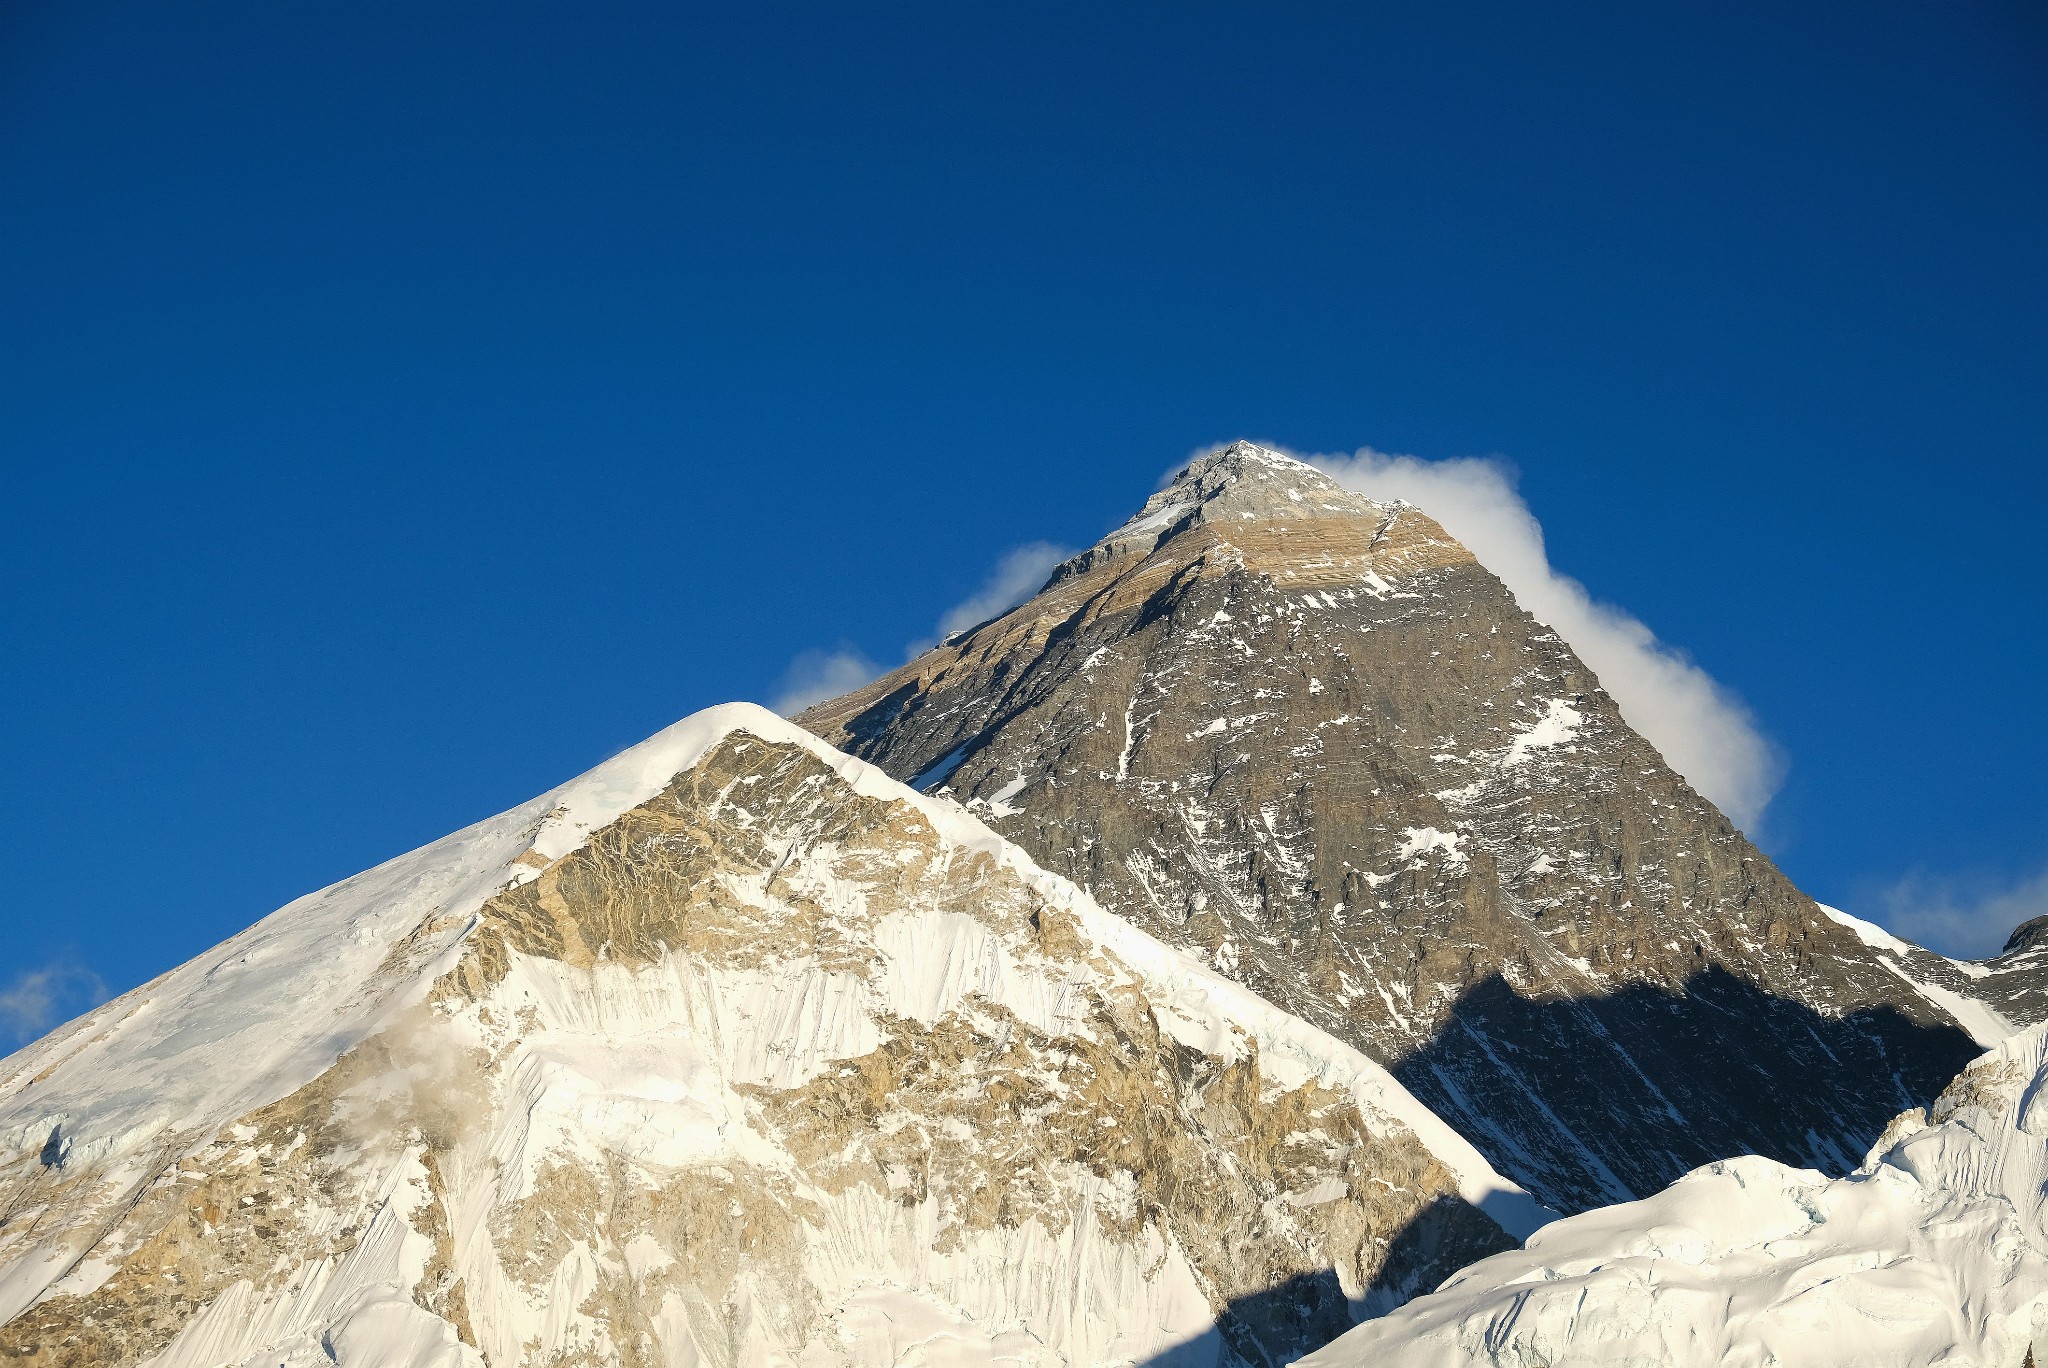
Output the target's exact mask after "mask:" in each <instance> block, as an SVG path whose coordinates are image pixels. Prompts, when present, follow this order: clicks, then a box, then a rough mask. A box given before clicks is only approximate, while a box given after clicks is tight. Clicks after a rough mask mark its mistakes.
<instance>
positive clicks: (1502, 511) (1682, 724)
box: [1302, 447, 1784, 831]
mask: <svg viewBox="0 0 2048 1368" xmlns="http://www.w3.org/2000/svg"><path fill="white" fill-rule="evenodd" d="M1302 459H1304V460H1307V461H1310V462H1311V463H1313V464H1314V465H1316V466H1317V467H1319V468H1320V469H1322V470H1323V471H1324V473H1326V474H1328V475H1329V476H1330V477H1331V478H1332V479H1334V480H1335V481H1337V483H1338V484H1340V485H1343V486H1344V487H1345V488H1346V489H1350V490H1353V491H1355V492H1357V493H1360V494H1363V495H1365V496H1366V497H1367V498H1371V499H1378V500H1382V501H1391V500H1396V499H1399V500H1405V501H1406V502H1408V503H1412V504H1415V505H1416V506H1417V507H1419V508H1421V509H1422V511H1423V512H1425V513H1427V514H1428V515H1429V516H1430V517H1432V518H1434V519H1436V520H1437V521H1438V522H1439V523H1441V524H1443V527H1444V530H1445V531H1447V532H1449V533H1450V534H1451V535H1452V536H1453V537H1456V538H1457V539H1458V540H1459V541H1461V542H1463V543H1464V544H1465V547H1466V549H1467V550H1469V551H1470V552H1471V553H1472V554H1473V555H1475V556H1477V557H1478V558H1479V562H1480V564H1482V565H1484V566H1485V567H1486V568H1487V569H1488V570H1491V571H1492V572H1493V573H1494V574H1496V575H1498V576H1499V577H1500V579H1501V582H1502V583H1504V584H1506V585H1507V587H1508V589H1509V591H1510V592H1511V593H1513V594H1514V596H1515V600H1516V602H1518V603H1520V604H1521V605H1522V607H1523V608H1525V609H1527V610H1528V611H1529V612H1530V613H1531V614H1533V615H1534V616H1535V617H1536V618H1537V619H1538V620H1540V621H1542V622H1544V623H1546V624H1548V625H1549V626H1550V627H1551V629H1552V630H1554V631H1555V632H1556V633H1557V634H1558V635H1559V636H1561V637H1563V638H1564V639H1565V641H1566V642H1567V643H1568V644H1569V645H1570V646H1571V648H1572V649H1573V650H1574V651H1575V652H1577V653H1578V656H1579V658H1580V659H1581V660H1583V661H1585V662H1586V664H1587V666H1588V667H1590V668H1591V669H1592V671H1593V673H1594V674H1595V675H1597V676H1599V679H1600V683H1601V685H1602V687H1604V688H1605V689H1606V690H1607V692H1608V694H1609V696H1611V697H1612V698H1613V699H1614V701H1615V704H1616V705H1617V706H1618V707H1619V708H1620V709H1621V713H1622V716H1623V717H1625V718H1627V719H1628V722H1629V725H1630V726H1632V727H1634V728H1635V729H1636V730H1637V731H1638V732H1640V733H1641V734H1642V735H1643V737H1644V738H1645V739H1646V740H1648V741H1649V742H1650V744H1651V745H1653V746H1655V747H1656V748H1657V749H1658V751H1659V752H1660V753H1661V754H1662V755H1663V756H1664V759H1665V762H1666V763H1667V764H1669V765H1670V766H1671V768H1673V769H1675V770H1677V771H1678V772H1679V773H1680V774H1682V775H1684V776H1685V777H1686V779H1687V780H1688V781H1689V782H1690V783H1691V784H1692V786H1693V787H1694V788H1695V789H1697V790H1699V792H1700V794H1701V795H1702V796H1704V797H1705V798H1706V799H1707V800H1708V801H1709V802H1711V803H1713V804H1714V805H1715V806H1716V807H1718V808H1720V809H1721V811H1722V812H1724V813H1726V814H1727V815H1728V818H1729V820H1731V821H1733V822H1734V823H1735V824H1736V825H1737V826H1739V827H1742V828H1744V829H1746V830H1750V831H1754V830H1755V829H1756V824H1757V822H1758V820H1759V819H1760V818H1761V817H1762V816H1763V812H1764V808H1765V806H1766V805H1767V804H1769V802H1770V800H1771V798H1772V796H1773V795H1774V794H1775V793H1776V792H1777V791H1778V784H1779V782H1780V781H1781V780H1782V779H1783V777H1784V761H1783V759H1782V757H1781V756H1780V755H1779V752H1778V749H1777V747H1775V746H1773V745H1772V744H1771V742H1770V740H1769V738H1767V737H1766V736H1765V735H1764V734H1763V732H1762V731H1761V729H1759V727H1758V726H1757V722H1756V719H1755V717H1754V716H1753V715H1752V714H1751V713H1750V711H1749V708H1748V707H1747V706H1746V705H1745V704H1744V703H1743V702H1742V700H1741V699H1740V698H1738V697H1736V695H1735V694H1734V692H1733V691H1732V690H1730V689H1729V688H1728V687H1727V686H1726V685H1724V684H1722V683H1721V682H1720V681H1718V680H1716V679H1715V678H1714V677H1713V676H1711V675H1709V674H1708V673H1707V672H1706V671H1705V670H1703V669H1701V668H1700V667H1699V666H1698V665H1696V664H1695V663H1693V661H1692V659H1691V658H1690V657H1688V656H1687V655H1686V654H1685V652H1683V651H1681V650H1679V649H1678V648H1676V647H1674V646H1671V645H1669V644H1668V643H1666V642H1663V641H1660V640H1658V639H1657V634H1656V633H1655V632H1653V631H1651V630H1650V629H1649V627H1648V626H1646V625H1645V624H1644V623H1643V622H1642V621H1641V620H1639V619H1638V618H1636V617H1635V616H1633V615H1632V614H1630V613H1629V612H1627V611H1626V610H1625V609H1622V608H1620V607H1617V606H1616V605H1614V604H1611V603H1602V602H1600V601H1599V600H1597V599H1595V598H1594V597H1593V596H1592V595H1591V594H1590V593H1588V592H1587V591H1586V586H1585V585H1583V584H1580V583H1579V582H1578V581H1577V580H1575V579H1573V578H1571V577H1570V576H1569V575H1565V574H1561V573H1559V572H1558V571H1557V570H1556V569H1555V568H1553V567H1552V566H1551V564H1550V557H1549V555H1548V553H1547V552H1546V551H1545V550H1544V547H1543V525H1542V524H1541V523H1539V522H1538V521H1537V520H1536V515H1535V514H1534V513H1532V512H1530V510H1529V505H1528V504H1527V503H1525V502H1523V500H1522V496H1521V494H1520V493H1518V492H1517V491H1516V489H1515V472H1514V470H1513V468H1512V467H1510V466H1508V465H1506V464H1505V463H1503V462H1500V461H1493V460H1484V459H1475V458H1466V459H1459V460H1449V461H1425V460H1422V459H1420V458H1418V457H1414V456H1389V455H1387V454H1386V453H1384V452H1379V451H1374V450H1372V449H1371V448H1370V447H1366V448H1362V449H1360V450H1359V451H1357V452H1356V453H1354V454H1352V455H1349V456H1306V457H1303V458H1302Z"/></svg>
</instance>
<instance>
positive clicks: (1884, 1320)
mask: <svg viewBox="0 0 2048 1368" xmlns="http://www.w3.org/2000/svg"><path fill="white" fill-rule="evenodd" d="M2043 1358H2048V1027H2041V1026H2036V1027H2034V1028H2033V1029H2031V1030H2029V1031H2026V1032H2024V1033H2023V1034H2020V1035H2017V1036H2013V1037H2011V1038H2009V1039H2007V1040H2006V1041H2004V1042H2003V1043H2001V1044H2000V1045H1999V1046H1998V1048H1996V1049H1994V1050H1992V1051H1991V1052H1990V1053H1988V1054H1986V1055H1985V1056H1984V1057H1983V1058H1981V1059H1980V1060H1978V1061H1977V1062H1976V1063H1975V1064H1973V1065H1971V1066H1970V1067H1969V1068H1968V1069H1967V1070H1965V1071H1964V1072H1963V1073H1962V1074H1961V1075H1960V1076H1959V1077H1958V1078H1957V1079H1956V1080H1955V1082H1953V1083H1951V1084H1950V1085H1949V1086H1948V1088H1947V1090H1946V1091H1944V1092H1943V1093H1942V1095H1941V1097H1940V1098H1939V1099H1938V1100H1937V1101H1936V1102H1935V1104H1934V1106H1933V1107H1932V1108H1931V1109H1929V1110H1927V1111H1921V1110H1917V1109H1916V1110H1914V1111H1910V1112H1907V1113H1905V1114H1904V1115H1902V1116H1900V1117H1898V1118H1897V1119H1896V1120H1895V1121H1894V1122H1893V1123H1892V1124H1891V1126H1890V1127H1889V1128H1888V1129H1887V1130H1886V1131H1885V1133H1884V1135H1883V1137H1882V1138H1881V1139H1880V1140H1879V1141H1878V1143H1877V1145H1876V1147H1875V1148H1873V1149H1872V1150H1871V1152H1870V1156H1869V1158H1868V1159H1867V1160H1865V1162H1864V1164H1863V1166H1862V1167H1861V1168H1859V1169H1857V1170H1856V1171H1855V1172H1854V1173H1852V1174H1850V1175H1848V1176H1847V1177H1843V1178H1835V1179H1829V1178H1827V1177H1825V1176H1823V1175H1822V1174H1819V1173H1816V1172H1814V1171H1812V1170H1811V1169H1795V1168H1789V1167H1787V1166H1785V1165H1783V1164H1779V1163H1774V1162H1772V1161H1771V1160H1768V1159H1759V1158H1754V1157H1751V1158H1741V1159H1729V1160H1725V1161H1723V1162H1720V1163H1716V1164H1712V1165H1709V1166H1707V1167H1705V1168H1702V1169H1700V1170H1698V1171H1696V1172H1694V1173H1691V1174H1688V1175H1687V1176H1686V1177H1685V1178H1683V1179H1681V1180H1679V1181H1678V1182H1677V1183H1675V1184H1673V1185H1672V1186H1671V1187H1670V1188H1668V1189H1666V1190H1665V1191H1663V1192H1661V1193H1659V1194H1657V1195H1656V1196H1655V1197H1651V1198H1648V1199H1646V1200H1644V1201H1640V1202H1631V1203H1628V1204H1625V1205H1622V1206H1615V1207H1609V1208H1607V1209H1605V1210H1601V1211H1594V1212H1588V1213H1586V1214H1585V1215H1582V1216H1575V1217H1572V1218H1571V1219H1570V1220H1565V1221H1560V1222H1557V1223H1556V1224H1554V1225H1551V1226H1547V1227H1545V1228H1544V1229H1543V1230H1541V1231H1539V1232H1537V1234H1536V1235H1535V1237H1534V1238H1533V1239H1531V1240H1530V1241H1529V1243H1528V1247H1527V1248H1525V1249H1521V1250H1516V1251H1514V1252H1511V1253H1506V1254H1497V1255H1495V1256H1493V1257H1492V1258H1490V1259H1486V1260H1484V1261H1482V1262H1480V1263H1478V1264H1475V1265H1474V1266H1473V1267H1471V1268H1469V1269H1466V1270H1465V1271H1464V1272H1462V1273H1460V1274H1459V1275H1458V1276H1457V1277H1455V1278H1453V1279H1451V1281H1450V1282H1449V1284H1448V1285H1446V1286H1445V1287H1444V1288H1443V1289H1441V1290H1440V1291H1438V1292H1436V1293H1435V1294H1434V1295H1431V1296H1426V1297H1422V1298H1419V1299H1417V1300H1415V1301H1412V1302H1410V1303H1408V1305H1406V1306H1405V1307H1402V1308H1401V1309H1400V1310H1399V1311H1396V1312H1395V1313H1393V1314H1392V1315H1391V1316H1388V1317H1386V1318H1384V1319H1381V1320H1377V1321H1375V1322H1373V1323H1372V1324H1370V1325H1366V1326H1361V1327H1360V1328H1359V1329H1358V1330H1355V1331H1353V1332H1352V1333H1351V1334H1349V1335H1347V1336H1345V1337H1344V1338H1343V1339H1341V1340H1339V1341H1337V1342H1336V1343H1335V1344H1333V1345H1331V1346H1330V1347H1328V1348H1327V1349H1324V1350H1322V1351H1321V1352H1319V1353H1316V1354H1313V1355H1311V1356H1309V1357H1308V1358H1306V1359H1304V1360H1302V1368H1371V1366H1373V1365H1379V1364H1399V1365H1401V1368H1478V1365H1489V1366H1491V1368H1526V1366H1527V1365H1531V1364H1580V1363H1583V1364H1600V1365H1603V1368H1692V1365H1700V1368H1708V1366H1709V1365H1712V1366H1714V1368H1719V1365H1750V1364H1754V1365H1766V1364H1786V1365H1798V1368H1922V1366H1923V1365H1926V1366H1927V1368H1932V1365H1937V1364H1939V1365H1941V1368H2020V1365H2021V1364H2023V1363H2025V1362H2029V1361H2040V1360H2042V1359H2043Z"/></svg>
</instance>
